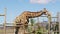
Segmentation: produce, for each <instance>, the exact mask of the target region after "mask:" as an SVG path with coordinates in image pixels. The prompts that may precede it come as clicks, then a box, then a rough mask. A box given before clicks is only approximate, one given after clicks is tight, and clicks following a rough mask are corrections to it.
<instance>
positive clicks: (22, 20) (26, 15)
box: [15, 8, 50, 34]
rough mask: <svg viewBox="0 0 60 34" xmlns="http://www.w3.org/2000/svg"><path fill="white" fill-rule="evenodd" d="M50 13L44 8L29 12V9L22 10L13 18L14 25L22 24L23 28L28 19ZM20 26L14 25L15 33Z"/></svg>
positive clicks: (16, 33)
mask: <svg viewBox="0 0 60 34" xmlns="http://www.w3.org/2000/svg"><path fill="white" fill-rule="evenodd" d="M43 14H44V15H47V14H48V15H50V14H49V13H48V11H47V10H46V9H45V8H44V10H43V11H42V10H41V11H39V12H30V11H24V12H23V13H22V14H21V15H19V16H17V17H16V19H15V23H16V25H24V26H25V29H26V28H27V27H28V23H29V19H30V18H35V17H39V16H41V15H43ZM25 24H27V25H25ZM19 28H20V27H16V31H15V34H18V31H19Z"/></svg>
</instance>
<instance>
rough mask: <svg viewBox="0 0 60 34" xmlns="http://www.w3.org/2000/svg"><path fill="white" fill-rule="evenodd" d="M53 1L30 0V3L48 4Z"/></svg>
mask: <svg viewBox="0 0 60 34" xmlns="http://www.w3.org/2000/svg"><path fill="white" fill-rule="evenodd" d="M53 1H55V0H30V3H39V4H48V3H50V2H53Z"/></svg>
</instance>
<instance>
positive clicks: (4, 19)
mask: <svg viewBox="0 0 60 34" xmlns="http://www.w3.org/2000/svg"><path fill="white" fill-rule="evenodd" d="M4 12H5V13H4V15H5V17H4V34H6V8H4Z"/></svg>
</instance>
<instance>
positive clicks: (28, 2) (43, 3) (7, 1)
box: [0, 0, 60, 22]
mask: <svg viewBox="0 0 60 34" xmlns="http://www.w3.org/2000/svg"><path fill="white" fill-rule="evenodd" d="M34 1H35V2H34ZM36 1H37V0H33V1H32V0H0V14H4V8H5V7H6V8H7V20H6V21H7V22H12V21H13V20H14V19H15V17H16V16H18V15H20V14H21V13H22V12H23V11H40V10H42V9H43V8H46V9H47V10H48V11H49V12H50V13H51V14H52V16H56V14H57V12H60V0H49V1H48V0H39V1H40V2H38V1H37V2H36ZM3 19H4V18H2V17H0V22H4V21H3Z"/></svg>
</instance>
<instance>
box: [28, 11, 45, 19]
mask: <svg viewBox="0 0 60 34" xmlns="http://www.w3.org/2000/svg"><path fill="white" fill-rule="evenodd" d="M42 14H44V12H42V11H40V12H29V13H28V14H27V16H28V17H29V18H35V17H39V16H41V15H42Z"/></svg>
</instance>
